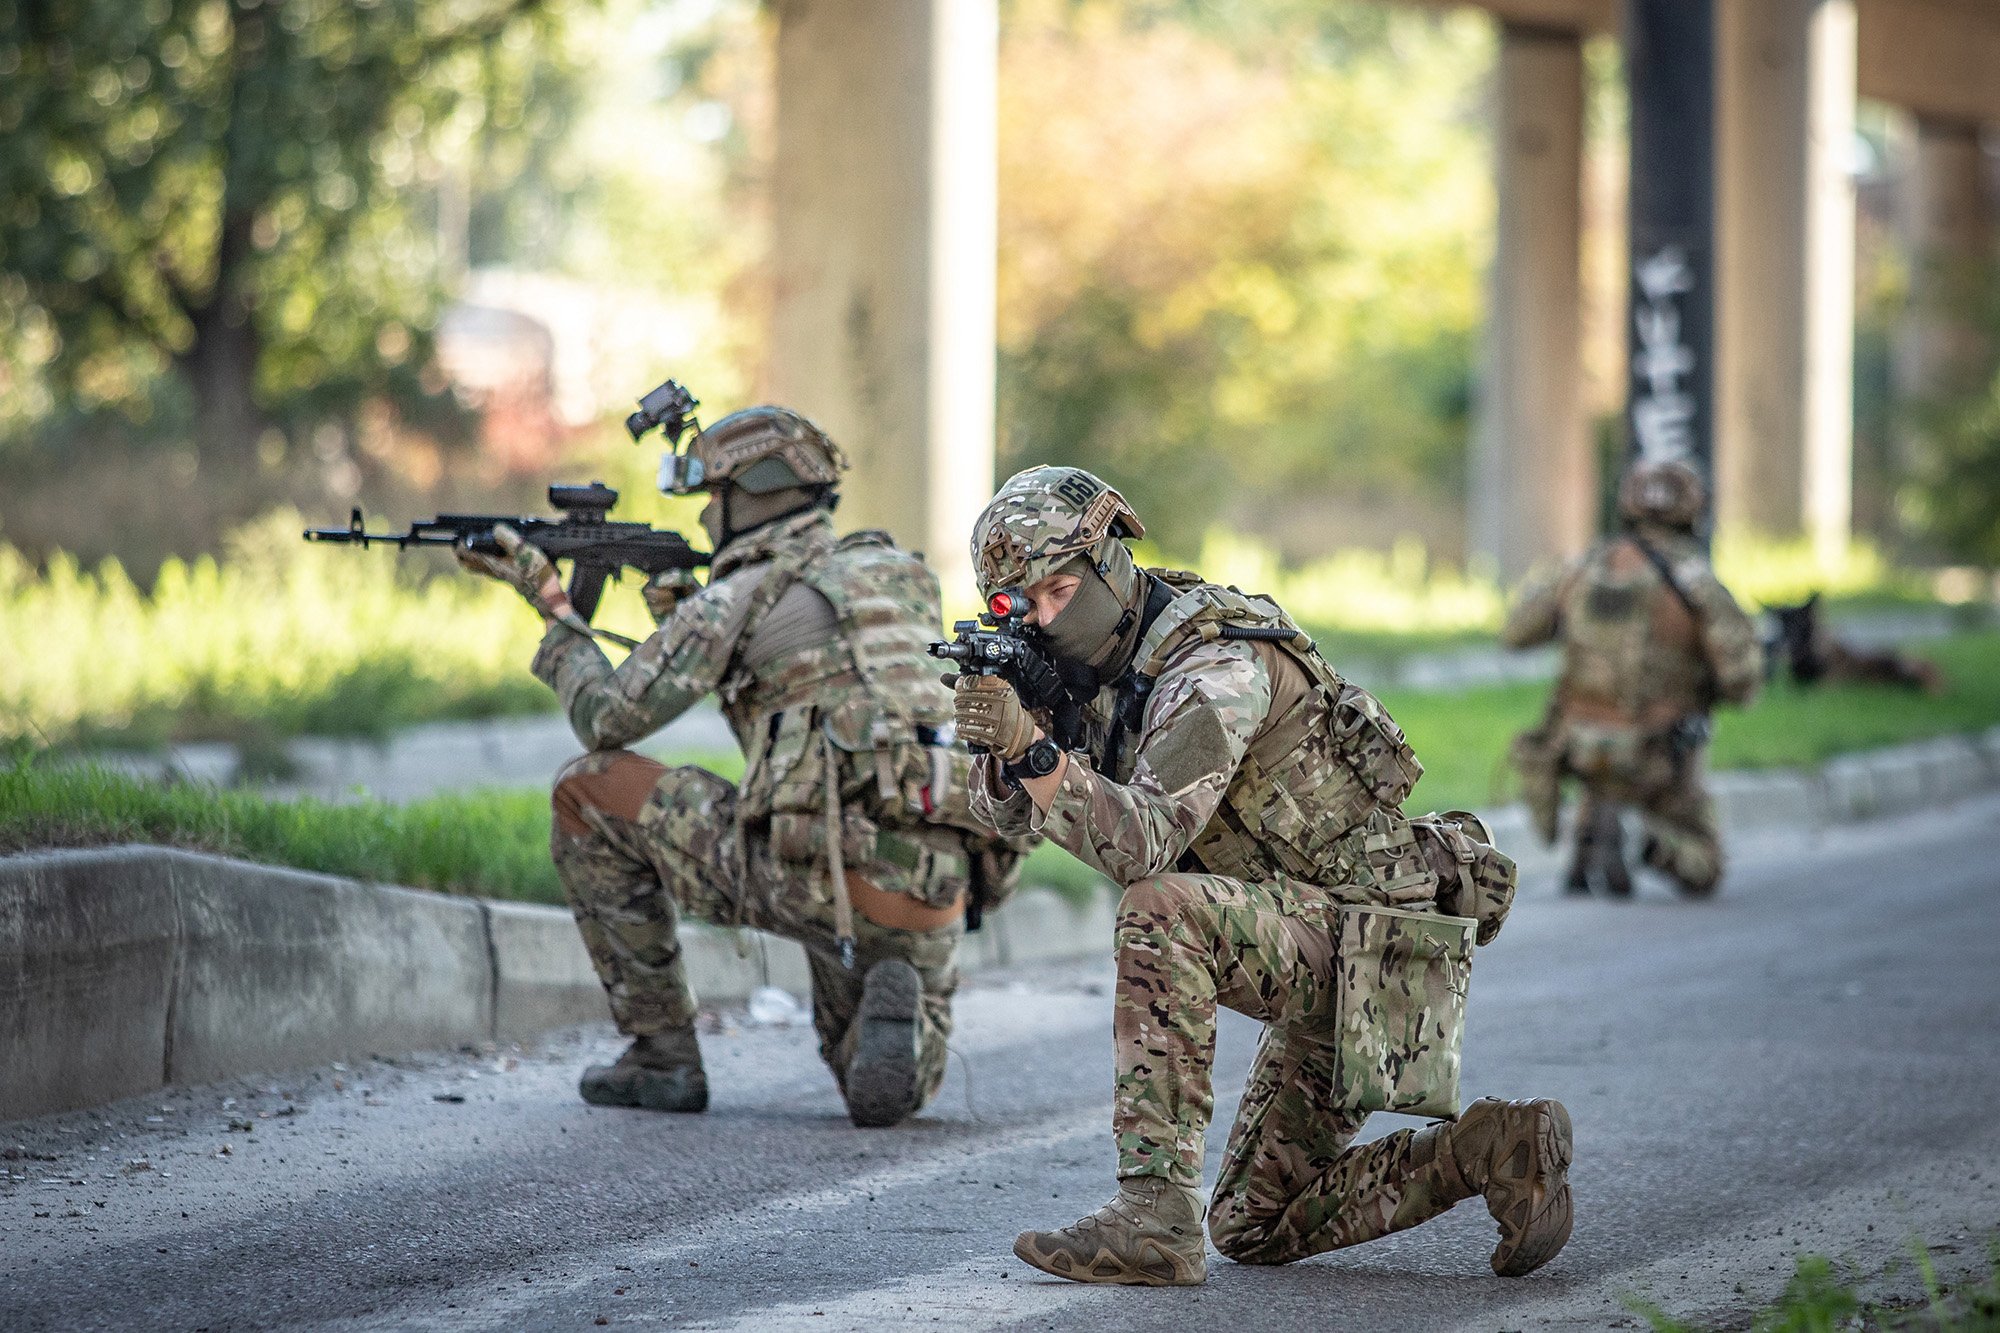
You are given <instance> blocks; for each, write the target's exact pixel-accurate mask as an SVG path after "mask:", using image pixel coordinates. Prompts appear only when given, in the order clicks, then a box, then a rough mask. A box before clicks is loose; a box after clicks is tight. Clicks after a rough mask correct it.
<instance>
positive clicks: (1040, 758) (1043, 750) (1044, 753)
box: [1024, 737, 1062, 778]
mask: <svg viewBox="0 0 2000 1333" xmlns="http://www.w3.org/2000/svg"><path fill="white" fill-rule="evenodd" d="M1024 757H1025V758H1026V759H1027V761H1028V771H1029V772H1030V773H1032V774H1034V775H1035V776H1036V777H1038V778H1045V777H1047V776H1048V775H1049V774H1051V773H1053V772H1055V771H1056V765H1057V764H1059V763H1061V762H1062V751H1061V750H1058V749H1057V748H1056V743H1055V742H1054V741H1052V740H1049V739H1048V738H1047V737H1044V738H1042V739H1041V740H1038V741H1036V742H1035V743H1034V744H1033V745H1030V746H1029V747H1028V753H1027V754H1026V756H1024Z"/></svg>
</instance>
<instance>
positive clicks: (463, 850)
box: [0, 758, 562, 903]
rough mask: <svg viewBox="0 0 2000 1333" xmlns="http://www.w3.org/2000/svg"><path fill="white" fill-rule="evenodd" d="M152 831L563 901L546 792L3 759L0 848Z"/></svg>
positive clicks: (175, 842)
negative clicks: (136, 771)
mask: <svg viewBox="0 0 2000 1333" xmlns="http://www.w3.org/2000/svg"><path fill="white" fill-rule="evenodd" d="M114 842H149V843H159V844H163V845H166V846H171V847H187V848H192V849H194V850H197V851H207V852H218V853H221V854H223V855H225V856H238V857H242V858H244V859H245V860H250V861H262V862H266V863H269V864H274V865H286V866H297V867H299V868H301V869H305V870H318V871H324V872H326V873H328V874H333V875H349V876H352V877H354V878H356V879H364V880H374V881H379V882H381V883H387V884H403V885H408V886H411V887H414V888H423V889H437V890H440V891H442V892H446V893H470V894H477V895H479V896H481V897H487V898H518V899H525V900H528V901H532V902H549V903H559V902H561V901H562V890H561V888H560V886H559V885H558V884H557V883H556V876H555V868H554V866H552V865H551V864H550V862H549V801H548V796H547V795H546V794H545V793H543V792H538V791H476V792H467V793H465V794H462V795H451V796H435V797H431V798H428V799H426V800H421V801H412V802H411V803H409V804H408V805H390V804H388V803H386V802H382V801H357V802H354V803H352V804H338V805H336V804H332V803H329V802H326V801H315V800H299V801H278V800H271V799H269V798H267V797H261V796H257V795H253V794H251V793H249V792H242V791H219V790H217V789H216V788H214V787H211V786H207V785H204V784H178V785H171V786H169V785H162V784H159V783H153V782H143V781H140V780H138V779H135V778H131V777H128V776H126V775H124V774H121V773H115V772H111V771H109V770H106V769H102V768H95V767H89V766H81V765H79V766H71V765H34V764H31V763H29V762H28V761H27V760H26V759H25V758H24V759H22V760H20V761H18V762H16V763H15V764H14V765H12V767H11V768H7V769H0V853H4V852H10V851H21V850H24V849H29V848H35V849H43V848H50V847H84V846H97V845H102V844H105V843H114Z"/></svg>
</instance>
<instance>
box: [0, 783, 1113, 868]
mask: <svg viewBox="0 0 2000 1333" xmlns="http://www.w3.org/2000/svg"><path fill="white" fill-rule="evenodd" d="M680 758H681V759H682V760H683V761H690V757H689V756H680ZM698 758H699V760H700V761H701V762H703V763H704V764H705V765H706V766H707V767H709V768H710V769H712V770H714V771H716V772H720V773H723V774H724V776H726V777H730V778H735V777H736V776H738V775H739V774H740V773H741V771H742V767H743V762H742V759H741V757H740V756H737V755H733V754H732V755H714V756H710V755H702V756H698ZM119 842H149V843H156V844H159V845H161V846H167V847H185V848H188V849H190V850H193V851H203V852H216V853H219V854H221V855H224V856H236V857H241V858H243V859H244V860H248V861H259V862H263V863H266V864H270V865H285V866H297V867H300V868H302V869H306V870H317V871H322V872H324V873H326V874H331V875H348V876H352V877H353V878H355V879H363V880H374V881H378V882H381V883H387V884H403V885H408V886H410V887H413V888H420V889H435V890H438V891H439V892H443V893H463V894H473V895H477V896H479V897H484V898H512V899H519V900H522V901H526V902H540V903H555V904H560V903H562V901H563V895H562V886H561V885H560V884H558V883H557V882H556V875H555V867H554V866H552V865H551V864H550V863H549V803H548V796H547V795H546V794H545V793H543V792H541V791H537V790H532V789H522V790H484V791H472V792H465V793H462V794H454V795H450V796H434V797H430V798H427V799H424V800H420V801H412V802H410V803H408V804H406V805H391V804H389V803H387V802H383V801H356V802H353V803H339V804H335V803H332V802H327V801H317V800H294V801H279V800H272V799H270V798H268V797H263V796H258V795H256V794H254V793H252V792H248V791H224V790H218V789H216V788H214V787H210V786H207V785H203V784H194V783H186V784H175V785H161V784H159V783H154V782H145V781H141V780H139V779H136V778H132V777H128V776H127V775H125V774H123V773H117V772H113V771H111V770H108V769H102V768H95V767H90V766H85V765H58V766H49V767H41V766H36V765H32V764H30V763H28V762H26V761H25V760H22V761H18V762H16V763H15V764H13V765H12V766H11V767H9V768H4V769H0V855H4V854H6V853H8V852H19V851H26V850H31V849H33V850H46V849H49V848H55V847H96V846H103V845H106V844H109V843H119ZM1024 879H1025V882H1026V883H1028V884H1032V885H1035V886H1038V887H1041V888H1047V889H1052V890H1054V891H1055V892H1057V893H1059V894H1061V895H1062V896H1064V897H1065V898H1067V899H1069V900H1070V901H1071V902H1078V903H1081V902H1085V901H1088V899H1089V897H1090V895H1091V894H1092V893H1093V892H1095V890H1096V886H1097V885H1098V883H1099V882H1100V880H1099V877H1098V875H1097V874H1096V873H1095V872H1094V871H1092V870H1091V869H1090V868H1089V867H1087V866H1085V865H1084V864H1083V863H1082V862H1080V861H1078V860H1076V859H1075V858H1074V857H1072V856H1070V855H1068V854H1067V853H1065V852H1063V851H1060V850H1058V849H1057V848H1055V847H1049V846H1043V847H1038V848H1036V849H1035V851H1034V853H1033V854H1032V855H1031V856H1030V857H1029V858H1028V863H1027V867H1026V870H1025V874H1024Z"/></svg>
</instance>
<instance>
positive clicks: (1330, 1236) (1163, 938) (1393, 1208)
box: [1112, 874, 1467, 1263]
mask: <svg viewBox="0 0 2000 1333" xmlns="http://www.w3.org/2000/svg"><path fill="white" fill-rule="evenodd" d="M1337 910H1338V904H1337V903H1336V902H1335V901H1334V900H1333V899H1332V897H1331V896H1330V895H1324V894H1323V893H1320V892H1317V891H1315V890H1313V889H1311V888H1309V887H1307V886H1301V885H1298V884H1293V883H1289V882H1288V883H1286V884H1285V885H1284V886H1283V887H1282V891H1280V889H1279V886H1275V885H1267V884H1250V883H1244V882H1242V881H1240V880H1234V879H1229V878H1225V877H1223V876H1219V875H1181V874H1175V875H1161V876H1156V877H1154V878H1150V879H1144V880H1140V881H1137V882H1136V883H1134V884H1132V885H1131V886H1129V887H1128V888H1127V889H1126V890H1125V894H1124V897H1123V899H1122V900H1121V902H1120V904H1119V912H1118V926H1117V967H1118V983H1117V1000H1116V1009H1115V1012H1114V1015H1113V1020H1112V1033H1113V1041H1114V1045H1115V1047H1116V1054H1117V1084H1116V1089H1115V1092H1114V1096H1113V1105H1112V1126H1113V1133H1114V1136H1115V1138H1116V1141H1117V1145H1118V1174H1119V1175H1120V1176H1142V1175H1163V1176H1166V1177H1168V1178H1169V1179H1171V1180H1173V1181H1175V1182H1176V1183H1178V1184H1181V1185H1186V1186H1189V1187H1199V1186H1200V1184H1201V1169H1202V1156H1203V1141H1204V1138H1205V1136H1206V1133H1207V1130H1208V1124H1209V1121H1210V1119H1211V1118H1212V1117H1213V1115H1214V1110H1215V1096H1214V1091H1213V1087H1212V1084H1211V1070H1212V1068H1213V1065H1214V1062H1215V1008H1216V1005H1217V1004H1223V1005H1227V1006H1228V1007H1229V1008H1231V1009H1234V1010H1236V1011H1237V1012H1238V1013H1242V1014H1248V1015H1249V1016H1250V1017H1252V1018H1255V1019H1258V1020H1260V1021H1262V1022H1263V1023H1265V1024H1266V1025H1267V1026H1266V1028H1265V1030H1264V1037H1263V1041H1262V1043H1261V1044H1260V1045H1259V1047H1258V1049H1257V1058H1256V1062H1255V1064H1254V1065H1253V1066H1252V1069H1251V1073H1250V1080H1249V1082H1248V1084H1247V1085H1246V1086H1245V1088H1244V1091H1243V1100H1242V1105H1241V1107H1240V1109H1239V1110H1238V1112H1237V1116H1236V1123H1235V1125H1234V1126H1233V1127H1231V1129H1230V1132H1229V1144H1228V1147H1227V1149H1226V1150H1225V1152H1224V1155H1223V1163H1222V1172H1221V1175H1220V1177H1219V1178H1218V1179H1217V1181H1216V1185H1215V1192H1214V1194H1213V1196H1212V1197H1211V1200H1210V1203H1209V1216H1208V1227H1209V1234H1210V1236H1211V1238H1212V1239H1213V1240H1214V1241H1215V1246H1216V1248H1217V1249H1218V1250H1220V1251H1221V1252H1222V1253H1223V1254H1225V1255H1227V1256H1229V1257H1230V1258H1232V1259H1236V1260H1239V1261H1242V1262H1245V1263H1289V1262H1291V1261H1292V1260H1294V1259H1302V1258H1304V1257H1306V1256H1307V1255H1312V1254H1319V1253H1322V1252H1324V1251H1327V1250H1333V1249H1339V1248H1341V1247H1343V1246H1347V1245H1356V1244H1359V1243H1361V1242H1363V1241H1368V1240H1374V1239H1376V1238H1377V1237H1380V1236H1384V1235H1387V1234H1388V1233H1390V1232H1392V1231H1400V1230H1402V1229H1403V1228H1405V1227H1410V1226H1415V1225H1416V1224H1417V1223H1419V1222H1423V1221H1427V1220H1428V1219H1430V1218H1432V1217H1435V1216H1437V1215H1438V1214H1439V1213H1442V1212H1443V1211H1445V1209H1447V1208H1449V1207H1451V1205H1452V1204H1454V1203H1456V1202H1457V1201H1458V1200H1460V1199H1462V1198H1465V1197H1467V1193H1466V1191H1465V1189H1464V1188H1463V1186H1462V1182H1458V1181H1456V1180H1447V1179H1446V1178H1445V1177H1444V1176H1443V1175H1442V1174H1441V1173H1439V1172H1438V1171H1436V1170H1434V1169H1433V1168H1432V1166H1431V1159H1432V1154H1433V1152H1434V1151H1435V1149H1434V1142H1435V1136H1434V1135H1426V1134H1423V1133H1421V1132H1419V1131H1411V1130H1399V1131H1397V1132H1396V1133H1393V1134H1390V1135H1387V1136H1386V1137H1384V1138H1380V1139H1376V1140H1374V1141H1372V1142H1370V1143H1366V1144H1362V1145H1360V1146H1358V1147H1357V1146H1355V1144H1354V1138H1355V1136H1356V1135H1357V1134H1358V1133H1359V1132H1360V1130H1361V1126H1362V1123H1363V1121H1364V1120H1365V1119H1366V1118H1367V1116H1366V1113H1364V1112H1358V1111H1355V1110H1353V1109H1351V1108H1349V1107H1347V1106H1344V1105H1343V1101H1344V1098H1343V1097H1342V1095H1341V1093H1340V1091H1339V1090H1338V1088H1337V1087H1336V1078H1335V1068H1334V1060H1333V1055H1332V1052H1331V1050H1330V1048H1329V1047H1328V1045H1327V1043H1326V1040H1325V1037H1326V1035H1327V1034H1330V1033H1332V1031H1333V1030H1334V1023H1335V1013H1334V1010H1335V1004H1336V999H1335V993H1334V992H1335V985H1336V976H1335V973H1336V963H1335V959H1334V939H1335V927H1336V918H1335V914H1336V912H1337Z"/></svg>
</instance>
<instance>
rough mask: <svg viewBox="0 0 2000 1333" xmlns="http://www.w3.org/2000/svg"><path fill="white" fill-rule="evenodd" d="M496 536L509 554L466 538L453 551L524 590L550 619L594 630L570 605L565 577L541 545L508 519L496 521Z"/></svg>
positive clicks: (471, 567)
mask: <svg viewBox="0 0 2000 1333" xmlns="http://www.w3.org/2000/svg"><path fill="white" fill-rule="evenodd" d="M493 540H494V541H496V542H498V543H499V544H500V549H501V550H503V551H505V552H506V554H505V555H487V554H486V553H485V552H483V551H475V550H473V549H472V548H471V547H470V546H469V545H467V544H466V543H464V542H461V543H459V544H458V545H457V546H455V547H453V548H452V554H453V555H455V556H457V557H458V563H459V564H461V565H463V566H464V567H465V568H466V569H469V570H471V571H472V572H473V573H475V574H484V575H485V576H486V577H487V578H490V579H498V580H499V581H500V582H502V583H504V584H506V585H507V586H508V587H510V588H512V589H514V591H516V592H518V593H520V594H521V596H523V597H525V598H527V599H528V605H530V606H532V607H534V608H535V609H536V610H537V611H540V612H541V613H542V614H543V615H545V616H547V617H548V618H549V619H551V620H559V621H561V622H562V623H563V624H564V625H567V626H568V627H569V628H571V629H573V630H576V631H577V632H578V633H579V634H588V633H590V626H589V625H587V624H585V623H584V621H583V617H581V616H579V615H577V613H576V608H574V607H573V606H571V605H570V601H569V594H568V593H566V592H564V591H563V586H562V579H561V578H560V577H558V576H557V574H556V567H555V565H554V564H553V563H551V562H550V560H549V558H548V557H547V556H546V555H543V554H542V552H541V550H540V548H539V547H535V546H531V545H529V544H528V543H527V541H526V540H524V539H523V538H522V536H521V534H520V533H518V532H516V531H515V530H514V529H513V528H511V527H509V526H508V525H507V524H505V523H495V524H494V525H493Z"/></svg>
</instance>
